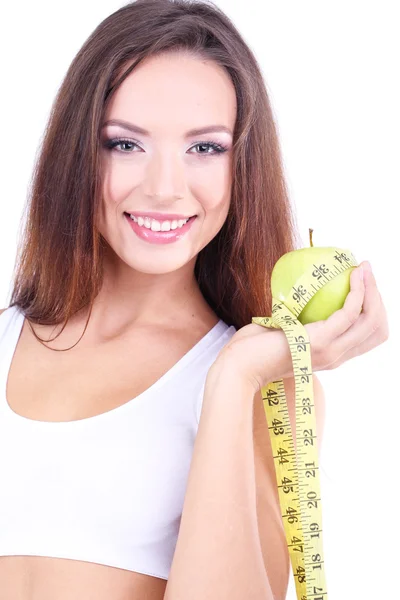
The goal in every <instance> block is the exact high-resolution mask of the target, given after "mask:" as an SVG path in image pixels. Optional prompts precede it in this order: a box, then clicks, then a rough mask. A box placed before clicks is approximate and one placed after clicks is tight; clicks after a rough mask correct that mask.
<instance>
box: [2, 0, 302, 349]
mask: <svg viewBox="0 0 400 600" xmlns="http://www.w3.org/2000/svg"><path fill="white" fill-rule="evenodd" d="M176 51H183V52H188V53H190V54H191V55H193V56H194V57H198V58H200V59H206V60H213V61H215V62H216V63H218V65H220V66H221V67H223V68H225V69H226V71H227V72H228V73H229V75H230V77H231V79H232V82H233V85H234V87H235V91H236V98H237V119H236V124H235V130H234V139H233V149H232V151H233V157H232V169H233V171H232V191H231V202H230V208H229V213H228V216H227V219H226V221H225V223H224V225H223V227H222V228H221V230H220V231H219V232H218V234H217V235H216V236H215V238H214V239H213V240H211V242H210V243H209V244H208V245H207V246H206V247H205V248H203V250H201V251H200V252H199V254H198V257H197V260H196V264H195V276H196V278H197V281H198V284H199V287H200V289H201V292H202V294H203V296H204V298H205V300H206V301H207V303H208V304H209V305H210V307H211V308H212V309H213V310H214V312H215V313H216V314H217V316H218V317H219V318H221V319H223V320H224V321H225V322H226V323H227V324H228V325H234V326H235V327H236V328H237V329H239V328H240V327H242V326H244V325H246V324H248V323H251V318H252V317H253V316H268V315H271V311H272V297H271V289H270V277H271V271H272V269H273V266H274V264H275V263H276V261H277V260H278V259H279V258H280V257H281V256H282V255H283V254H285V253H286V252H290V251H292V250H295V249H296V248H297V245H298V238H297V227H296V226H295V215H294V213H293V211H292V207H291V204H290V201H289V198H288V192H287V187H286V182H285V178H284V172H283V165H282V158H281V152H280V147H279V142H278V136H277V129H276V125H275V122H274V118H273V114H272V110H271V106H270V101H269V98H268V94H267V90H266V87H265V83H264V80H263V77H262V74H261V71H260V68H259V66H258V63H257V61H256V58H255V56H254V55H253V53H252V51H251V50H250V49H249V47H248V46H247V45H246V43H245V41H244V40H243V38H242V37H241V35H240V34H239V32H238V30H237V29H236V27H235V26H234V25H233V23H232V22H231V20H230V19H229V18H228V17H227V16H226V15H225V14H224V13H223V12H222V11H221V9H219V8H218V7H217V6H216V5H215V4H214V3H213V2H201V1H187V0H136V1H135V2H130V3H128V4H126V5H125V6H123V7H122V8H120V9H119V10H117V11H116V12H114V13H113V14H111V15H110V16H108V17H107V18H106V19H104V20H103V21H102V22H101V23H100V25H98V27H97V28H96V29H95V30H94V31H93V33H92V34H91V35H90V36H89V38H88V39H87V40H86V42H85V43H84V45H83V46H82V48H81V49H80V50H79V52H78V54H77V55H76V56H75V58H74V59H73V61H72V63H71V65H70V67H69V69H68V71H67V73H66V76H65V78H64V80H63V82H62V84H61V86H60V88H59V91H58V93H57V95H56V98H55V100H54V103H53V106H52V109H51V112H50V116H49V121H48V124H47V127H46V129H45V133H44V136H43V139H42V143H41V146H40V152H39V153H38V158H37V159H36V163H35V167H34V171H33V176H32V180H31V186H30V191H29V195H28V210H27V217H26V224H25V228H24V231H23V234H22V235H21V238H20V240H19V244H18V250H17V257H16V262H15V266H14V272H13V289H12V296H11V301H10V306H14V305H17V306H19V307H20V309H21V310H22V311H23V313H24V314H25V317H26V318H27V320H28V323H29V322H32V323H37V324H41V325H56V324H59V323H64V326H63V328H62V329H61V331H60V333H61V332H62V331H63V329H64V327H65V325H66V323H67V321H68V319H69V318H70V317H71V316H72V315H73V314H75V313H76V312H78V311H79V310H81V309H82V308H84V307H86V306H89V316H88V319H87V321H86V326H85V329H84V331H83V333H82V336H83V334H84V333H85V331H86V328H87V324H88V321H89V318H90V314H91V310H92V306H93V301H94V299H95V297H96V295H97V294H98V292H99V291H100V289H101V285H102V268H103V253H104V250H105V248H106V245H105V244H106V243H105V240H104V238H103V237H102V236H101V234H100V233H99V231H98V230H97V228H96V225H95V224H96V222H97V215H98V211H99V208H100V205H101V202H102V174H101V159H100V131H101V126H102V123H103V118H104V115H105V111H106V108H107V105H108V103H109V102H110V99H111V97H112V95H113V94H114V93H115V91H116V90H117V89H118V87H119V85H120V84H121V83H122V82H123V81H124V79H125V78H126V77H127V75H128V74H129V73H130V72H131V71H132V70H133V69H134V67H135V66H136V65H137V64H139V62H140V61H142V60H143V59H144V58H146V57H149V56H154V55H156V54H159V53H166V52H176ZM31 329H32V327H31ZM32 331H33V329H32ZM33 333H34V334H35V336H36V337H37V339H38V340H39V341H41V342H42V343H43V340H42V339H41V338H39V337H38V336H37V335H36V333H35V332H33ZM58 335H59V334H58ZM82 336H81V337H82ZM56 337H57V336H56ZM53 339H55V338H53ZM79 339H81V338H79ZM46 341H50V340H46ZM78 342H79V340H78ZM78 342H77V343H78ZM75 345H76V344H75ZM72 347H73V346H72ZM67 350H68V348H67Z"/></svg>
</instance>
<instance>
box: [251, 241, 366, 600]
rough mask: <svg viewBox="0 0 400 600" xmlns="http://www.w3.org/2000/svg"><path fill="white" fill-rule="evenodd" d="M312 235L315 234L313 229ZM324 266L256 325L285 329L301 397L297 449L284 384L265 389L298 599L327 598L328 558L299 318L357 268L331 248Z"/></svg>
mask: <svg viewBox="0 0 400 600" xmlns="http://www.w3.org/2000/svg"><path fill="white" fill-rule="evenodd" d="M311 231H312V230H311ZM326 250H327V249H326V248H325V251H326ZM322 260H323V263H322V264H320V261H319V260H318V259H316V260H315V261H314V264H312V265H310V266H309V268H307V269H306V270H305V272H304V273H303V274H302V275H301V276H300V277H299V278H298V279H297V281H296V282H295V284H294V285H293V286H292V288H291V290H290V293H289V294H288V296H287V298H285V303H283V302H281V301H280V300H278V299H276V298H274V297H272V317H253V318H252V323H256V324H257V325H262V326H263V327H273V328H278V329H282V330H283V331H284V333H285V336H286V339H287V342H288V344H289V346H290V353H291V356H292V363H293V374H294V381H295V397H296V446H297V452H296V450H295V447H294V442H293V437H292V430H291V426H290V420H289V413H288V408H287V402H286V396H285V389H284V384H283V380H282V379H279V380H277V381H272V382H271V383H268V385H266V386H264V387H262V388H261V395H262V398H263V404H264V411H265V416H266V419H267V422H268V430H269V435H270V438H271V446H272V450H273V458H274V465H275V474H276V481H277V485H278V492H279V503H280V507H281V516H282V521H283V525H284V529H285V535H286V542H287V546H288V550H289V556H290V562H291V565H292V570H293V576H294V579H295V584H296V596H297V599H298V600H327V598H328V593H327V588H326V580H325V561H324V554H323V539H322V534H323V528H322V507H321V492H320V479H319V463H318V448H317V426H316V420H315V407H314V390H313V378H312V365H311V348H310V340H309V337H308V334H307V330H306V329H305V327H304V326H303V325H302V323H300V321H299V320H298V319H297V317H298V316H299V314H300V313H301V311H302V310H303V308H304V307H305V305H306V304H307V303H308V302H309V301H310V299H311V298H312V297H313V296H314V295H315V294H316V293H317V292H318V291H319V290H320V289H321V288H322V287H323V286H324V285H326V284H327V283H329V282H330V281H331V280H332V279H333V278H334V277H337V276H338V275H339V274H340V273H342V272H343V271H345V270H346V269H350V268H352V267H357V266H358V264H357V262H356V259H355V258H354V256H353V254H352V253H351V252H350V251H349V250H342V249H340V248H332V254H330V253H328V254H325V255H324V257H323V259H322Z"/></svg>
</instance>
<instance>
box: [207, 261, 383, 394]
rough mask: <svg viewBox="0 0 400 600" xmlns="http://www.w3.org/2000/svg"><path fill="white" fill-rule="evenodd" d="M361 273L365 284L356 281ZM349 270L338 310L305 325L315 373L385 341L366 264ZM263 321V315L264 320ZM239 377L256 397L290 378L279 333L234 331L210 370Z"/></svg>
mask: <svg viewBox="0 0 400 600" xmlns="http://www.w3.org/2000/svg"><path fill="white" fill-rule="evenodd" d="M361 266H363V267H364V282H363V281H362V280H361V279H360V277H359V272H360V268H359V267H361ZM359 267H357V268H356V269H354V270H353V271H352V273H351V277H350V292H349V293H348V295H347V297H346V300H345V302H344V305H343V307H342V308H341V309H340V310H337V311H335V312H334V313H333V314H332V315H331V316H330V317H329V318H328V319H326V320H325V321H316V322H315V323H307V324H306V325H304V328H305V329H306V331H307V334H308V336H309V340H310V350H311V365H312V370H313V372H314V371H323V370H331V369H336V368H337V367H338V366H340V365H341V364H343V363H344V362H346V361H347V360H350V359H351V358H354V357H355V356H360V355H361V354H364V353H365V352H368V351H370V350H372V349H373V348H375V347H376V346H379V345H380V344H382V343H383V342H385V341H386V340H387V339H388V337H389V328H388V321H387V315H386V310H385V307H384V305H383V301H382V297H381V294H380V293H379V290H378V288H377V285H376V281H375V277H374V275H373V274H372V271H370V270H369V267H368V263H367V261H364V262H363V263H361V265H359ZM266 316H268V315H266ZM221 367H223V368H226V367H228V369H229V371H230V372H234V373H235V374H239V376H242V377H244V378H245V380H246V381H248V382H249V383H251V385H252V386H254V389H255V391H259V390H260V389H261V388H262V387H264V386H265V385H267V383H269V382H271V381H277V380H279V379H286V378H288V377H293V363H292V357H291V354H290V349H289V344H288V342H287V339H286V336H285V334H284V332H283V330H281V329H271V328H266V327H262V326H261V325H257V324H255V323H250V324H249V325H245V326H244V327H242V328H241V329H239V330H238V331H237V332H236V333H235V334H234V335H233V336H232V338H231V339H230V340H229V342H228V343H227V344H226V345H225V346H224V347H223V349H222V351H221V352H220V354H219V355H218V357H217V359H216V361H215V362H214V364H213V365H212V368H215V369H218V368H221Z"/></svg>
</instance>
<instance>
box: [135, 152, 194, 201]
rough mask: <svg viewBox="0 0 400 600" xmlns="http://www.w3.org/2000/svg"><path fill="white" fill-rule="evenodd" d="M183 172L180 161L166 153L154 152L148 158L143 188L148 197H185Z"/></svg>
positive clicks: (169, 198)
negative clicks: (150, 157)
mask: <svg viewBox="0 0 400 600" xmlns="http://www.w3.org/2000/svg"><path fill="white" fill-rule="evenodd" d="M185 188H186V182H185V173H184V167H183V165H182V161H180V160H179V159H178V158H177V157H176V156H172V155H171V154H168V153H165V152H164V153H163V155H162V153H156V155H155V156H153V157H152V159H151V160H150V164H149V165H148V168H147V171H146V176H145V180H144V182H143V190H144V194H145V196H147V197H149V198H153V197H156V198H159V199H160V200H171V199H175V198H177V199H178V198H184V197H185Z"/></svg>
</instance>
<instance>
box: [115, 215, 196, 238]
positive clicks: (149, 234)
mask: <svg viewBox="0 0 400 600" xmlns="http://www.w3.org/2000/svg"><path fill="white" fill-rule="evenodd" d="M124 216H125V219H126V220H127V221H128V223H129V225H130V227H131V229H133V231H134V232H135V233H136V235H137V236H138V237H139V238H141V239H142V240H144V241H145V242H149V243H151V244H170V243H171V242H176V241H177V240H179V239H180V238H181V237H183V236H184V235H185V234H186V233H187V232H188V231H189V229H190V228H191V227H192V225H193V223H194V221H195V220H196V216H194V217H190V219H189V221H188V222H187V223H185V225H184V226H183V227H180V228H179V229H173V230H172V229H171V230H170V231H152V230H151V229H147V228H146V227H141V226H140V225H138V223H135V221H134V220H133V219H131V218H130V216H129V215H127V214H126V213H125V214H124Z"/></svg>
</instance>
